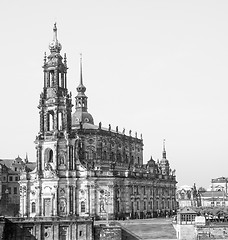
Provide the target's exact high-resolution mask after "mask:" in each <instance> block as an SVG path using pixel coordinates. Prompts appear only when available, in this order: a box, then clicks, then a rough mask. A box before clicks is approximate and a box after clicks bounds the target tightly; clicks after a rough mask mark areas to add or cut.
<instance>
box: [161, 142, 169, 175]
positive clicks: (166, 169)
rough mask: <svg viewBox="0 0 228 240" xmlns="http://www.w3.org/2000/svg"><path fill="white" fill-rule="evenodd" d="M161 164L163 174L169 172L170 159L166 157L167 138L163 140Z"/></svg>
mask: <svg viewBox="0 0 228 240" xmlns="http://www.w3.org/2000/svg"><path fill="white" fill-rule="evenodd" d="M160 166H161V170H162V174H163V175H168V174H169V161H168V160H167V159H166V150H165V139H164V140H163V152H162V160H161V161H160Z"/></svg>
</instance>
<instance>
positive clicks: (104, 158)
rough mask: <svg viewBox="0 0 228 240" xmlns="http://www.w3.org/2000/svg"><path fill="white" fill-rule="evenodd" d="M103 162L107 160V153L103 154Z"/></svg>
mask: <svg viewBox="0 0 228 240" xmlns="http://www.w3.org/2000/svg"><path fill="white" fill-rule="evenodd" d="M103 160H107V152H106V151H104V152H103Z"/></svg>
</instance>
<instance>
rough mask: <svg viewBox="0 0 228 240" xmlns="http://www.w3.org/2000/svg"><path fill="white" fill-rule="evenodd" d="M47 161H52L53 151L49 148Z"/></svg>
mask: <svg viewBox="0 0 228 240" xmlns="http://www.w3.org/2000/svg"><path fill="white" fill-rule="evenodd" d="M48 162H53V151H52V150H51V149H50V151H49V156H48Z"/></svg>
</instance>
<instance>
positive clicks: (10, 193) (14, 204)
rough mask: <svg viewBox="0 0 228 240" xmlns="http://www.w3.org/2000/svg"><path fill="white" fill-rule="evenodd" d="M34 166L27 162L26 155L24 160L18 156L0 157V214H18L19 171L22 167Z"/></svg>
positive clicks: (34, 164)
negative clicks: (11, 157)
mask: <svg viewBox="0 0 228 240" xmlns="http://www.w3.org/2000/svg"><path fill="white" fill-rule="evenodd" d="M35 167H36V163H35V162H29V161H28V157H27V155H26V158H25V159H24V160H22V158H20V157H19V156H18V157H17V158H15V159H0V171H1V174H0V176H1V177H0V179H1V181H0V183H1V184H0V185H1V187H0V196H1V197H0V199H1V200H0V215H10V216H15V215H18V213H19V205H20V191H19V187H20V185H19V180H20V172H21V171H22V169H24V168H27V170H28V171H31V170H33V169H34V168H35Z"/></svg>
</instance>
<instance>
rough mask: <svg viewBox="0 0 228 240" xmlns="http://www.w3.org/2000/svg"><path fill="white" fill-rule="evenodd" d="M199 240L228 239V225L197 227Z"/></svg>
mask: <svg viewBox="0 0 228 240" xmlns="http://www.w3.org/2000/svg"><path fill="white" fill-rule="evenodd" d="M196 232H197V237H198V238H197V239H199V240H201V239H228V225H219V226H216V225H211V226H202V227H200V226H198V227H196Z"/></svg>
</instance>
